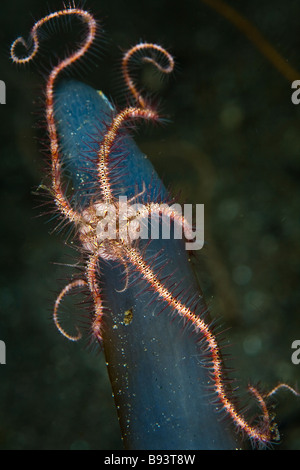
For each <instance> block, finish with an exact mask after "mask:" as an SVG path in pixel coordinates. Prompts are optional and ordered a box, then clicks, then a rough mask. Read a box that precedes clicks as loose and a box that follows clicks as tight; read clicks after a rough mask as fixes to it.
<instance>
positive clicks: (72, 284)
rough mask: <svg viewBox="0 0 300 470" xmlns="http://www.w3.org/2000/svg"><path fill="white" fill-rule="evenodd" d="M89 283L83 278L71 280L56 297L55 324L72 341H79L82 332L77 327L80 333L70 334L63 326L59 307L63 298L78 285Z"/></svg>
mask: <svg viewBox="0 0 300 470" xmlns="http://www.w3.org/2000/svg"><path fill="white" fill-rule="evenodd" d="M86 285H87V282H86V281H85V280H83V279H76V280H75V281H72V282H70V283H69V284H67V285H66V286H65V287H64V288H63V289H62V291H61V292H60V294H59V295H58V297H57V298H56V301H55V304H54V311H53V320H54V323H55V326H56V327H57V329H58V330H59V331H60V333H61V334H62V335H63V336H65V337H66V338H67V339H69V340H70V341H78V340H79V339H80V338H81V333H80V331H79V330H78V328H77V331H78V334H77V336H72V335H70V334H69V333H67V332H66V331H65V330H64V328H63V327H62V326H61V324H60V322H59V319H58V309H59V306H60V304H61V302H62V300H63V298H64V297H65V296H66V295H68V294H69V293H70V291H71V290H73V289H75V288H77V287H84V286H86Z"/></svg>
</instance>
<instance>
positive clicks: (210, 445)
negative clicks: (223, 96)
mask: <svg viewBox="0 0 300 470" xmlns="http://www.w3.org/2000/svg"><path fill="white" fill-rule="evenodd" d="M112 113H113V108H112V107H111V105H110V104H109V102H108V101H107V99H106V98H105V97H104V95H103V94H101V93H98V92H96V91H95V90H94V89H92V88H90V87H88V86H87V85H84V84H81V83H78V82H66V83H63V84H62V85H60V86H59V87H58V89H57V91H56V104H55V116H56V121H57V125H58V133H59V138H60V143H61V148H62V160H63V162H64V164H65V165H66V167H67V170H68V172H69V176H70V178H71V179H72V183H73V186H74V188H75V192H76V196H75V198H74V204H76V205H77V207H78V208H79V209H78V210H80V208H82V207H83V206H85V205H86V204H88V203H89V201H90V200H91V197H94V195H95V193H96V194H97V193H98V191H99V183H98V182H97V175H96V172H95V171H93V170H94V169H95V165H96V151H97V149H98V148H99V143H100V142H101V139H102V137H103V132H104V130H105V128H106V127H105V123H107V122H109V121H110V120H111V116H112ZM119 151H122V152H123V153H124V158H123V159H122V162H121V163H120V166H119V168H118V170H116V181H115V183H116V184H115V185H114V187H113V189H114V194H115V195H116V196H119V195H123V196H124V195H126V196H127V197H128V199H129V198H132V197H133V196H134V195H135V194H137V193H138V192H141V191H142V190H143V182H144V184H145V187H146V191H145V192H144V193H143V194H142V196H141V197H140V199H139V202H143V201H146V200H147V201H148V200H152V201H155V202H159V201H160V200H164V199H165V198H166V197H167V192H166V190H165V188H164V187H163V185H162V183H161V181H160V179H159V177H158V176H157V174H156V172H155V170H154V169H153V167H152V165H151V163H150V162H149V160H148V159H147V158H146V157H145V155H143V154H142V153H141V152H140V150H139V149H138V148H137V146H136V145H135V143H134V141H133V140H132V138H131V137H129V136H126V135H125V134H124V135H123V136H122V145H121V147H120V149H119ZM112 157H113V155H112ZM113 171H114V170H112V173H111V176H112V177H113ZM95 188H96V190H95ZM98 194H99V193H98ZM139 246H140V249H141V250H142V251H143V256H144V258H145V260H146V261H148V262H149V263H151V260H152V261H153V257H154V256H155V255H156V254H157V253H159V252H160V255H159V256H158V257H157V258H156V260H155V262H153V264H152V269H153V271H154V272H156V273H158V271H159V270H160V271H159V274H158V276H159V278H160V279H161V280H163V279H165V281H163V282H164V283H165V285H166V287H167V288H168V289H169V290H171V291H172V292H173V293H174V295H178V296H179V298H180V300H181V301H182V302H185V303H187V305H188V306H189V307H190V308H193V309H196V311H197V312H199V314H200V313H201V312H202V311H203V310H205V304H204V301H203V299H202V297H201V293H200V291H199V287H198V285H197V282H196V280H195V278H194V275H193V271H192V268H191V266H190V262H189V260H188V256H187V252H186V251H185V247H184V242H183V241H182V240H153V241H151V243H149V244H147V243H146V242H145V241H140V245H139ZM99 266H100V272H99V286H100V289H101V292H102V295H103V300H104V302H105V306H106V307H107V309H106V313H105V326H104V331H103V336H104V351H105V356H106V360H107V363H108V373H109V377H110V380H111V385H112V390H113V394H114V399H115V403H116V407H117V411H118V417H119V422H120V426H121V431H122V436H123V440H124V446H125V448H126V449H136V450H138V449H150V450H176V449H177V450H178V449H182V450H192V449H234V448H236V447H238V446H239V444H238V443H237V442H236V436H234V434H235V433H232V428H231V424H230V422H229V421H228V420H227V419H221V418H222V416H223V415H222V414H220V413H219V412H218V408H220V406H218V404H214V403H213V399H214V398H215V396H214V394H213V391H212V389H211V385H212V383H211V379H210V376H209V370H208V367H205V366H203V362H205V360H208V359H207V358H205V355H203V354H202V353H201V344H200V343H199V342H197V340H199V339H201V338H199V335H196V334H195V333H193V331H192V328H191V326H190V325H184V323H183V320H182V319H181V318H179V316H176V312H175V314H174V311H172V309H171V308H170V306H168V305H167V304H166V302H163V301H162V300H161V298H160V297H159V295H158V294H156V293H154V292H152V291H151V290H150V289H149V285H148V284H147V283H146V282H145V280H144V279H142V277H141V275H140V274H139V273H138V272H136V271H135V270H134V269H131V268H129V270H128V272H127V275H128V285H127V286H126V289H123V288H124V285H125V284H124V283H125V279H126V274H125V275H124V267H123V266H122V265H120V263H115V262H112V261H111V262H108V261H104V260H101V259H100V262H99ZM170 275H172V276H171V277H168V276H170ZM122 290H123V291H122ZM118 291H122V292H118Z"/></svg>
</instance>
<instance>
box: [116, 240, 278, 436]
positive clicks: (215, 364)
mask: <svg viewBox="0 0 300 470" xmlns="http://www.w3.org/2000/svg"><path fill="white" fill-rule="evenodd" d="M122 251H123V254H124V256H125V257H126V258H127V259H128V262H130V263H131V264H132V265H133V266H134V267H135V269H136V270H137V271H138V272H139V273H140V274H141V275H142V277H143V278H144V279H145V280H146V281H147V282H148V284H149V285H150V286H151V288H152V290H153V291H154V292H156V293H157V294H158V295H159V296H160V298H161V299H162V300H163V301H165V302H166V303H167V304H168V305H170V306H171V307H172V308H173V309H174V311H176V313H178V314H179V315H180V316H181V317H182V318H184V319H185V320H186V321H187V322H189V323H191V324H192V325H193V327H194V330H195V331H196V332H197V333H198V334H201V335H202V336H203V341H204V342H205V343H206V347H207V349H208V351H209V353H210V364H209V366H210V369H211V374H212V379H213V383H214V385H213V386H214V390H215V392H216V394H217V396H218V398H219V400H220V404H221V405H222V407H223V408H224V409H225V410H226V411H227V413H228V414H229V415H230V416H231V418H232V420H233V422H234V423H235V425H236V426H237V427H238V428H239V429H240V430H242V431H244V432H245V433H246V434H247V435H248V436H249V437H250V438H251V439H253V440H254V441H255V442H264V443H267V442H270V440H271V437H272V436H271V429H270V418H269V414H268V411H267V408H266V405H265V401H264V398H263V397H262V396H261V395H260V394H259V392H258V391H257V390H256V389H255V388H254V387H252V388H250V391H251V393H252V394H254V396H255V397H256V398H257V400H258V402H259V404H260V406H261V408H262V410H263V415H264V426H263V428H262V429H260V428H259V427H257V428H256V427H254V426H251V425H250V424H249V423H248V422H247V421H246V419H245V418H244V416H243V415H242V414H240V413H239V412H238V411H237V409H236V407H235V405H234V403H233V402H232V401H231V400H230V399H229V397H228V394H227V391H226V388H225V385H224V377H223V367H222V359H221V353H220V349H219V346H218V343H217V340H216V338H215V336H214V335H213V333H212V332H211V330H210V328H209V326H208V325H207V324H206V323H205V321H204V320H203V319H201V317H199V316H198V315H196V314H195V313H194V312H192V311H191V310H190V309H189V308H188V307H187V306H186V305H184V304H183V303H182V302H181V301H180V300H179V299H178V298H177V297H176V296H175V295H173V294H172V292H171V291H170V290H168V288H167V287H166V286H165V285H164V284H163V283H162V282H161V281H160V280H159V279H158V278H157V277H156V275H155V273H154V272H153V270H152V269H151V267H150V266H149V265H148V264H147V263H146V262H145V260H144V259H143V257H142V255H141V254H140V253H139V251H137V250H136V249H134V248H133V247H128V246H127V245H126V244H124V243H123V244H122Z"/></svg>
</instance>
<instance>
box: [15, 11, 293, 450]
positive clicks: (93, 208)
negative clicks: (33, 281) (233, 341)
mask: <svg viewBox="0 0 300 470" xmlns="http://www.w3.org/2000/svg"><path fill="white" fill-rule="evenodd" d="M70 15H73V16H76V17H78V18H80V19H81V20H82V21H83V23H85V24H86V25H87V27H88V32H87V34H86V37H85V39H84V41H83V43H82V44H81V45H80V46H79V47H78V49H77V50H76V52H74V53H73V54H71V55H69V56H68V57H67V58H65V59H64V60H61V61H59V63H58V64H57V65H56V66H55V67H54V68H53V69H52V71H51V73H50V75H49V77H48V80H47V84H46V121H47V128H48V134H49V140H50V151H51V177H52V186H51V193H52V195H53V198H54V201H55V205H56V208H57V210H58V212H59V213H60V214H61V216H62V218H63V220H64V221H66V222H67V223H71V224H74V226H75V229H76V233H77V236H78V239H79V240H80V242H81V246H82V251H83V252H84V253H85V254H86V256H87V258H88V260H87V263H86V268H85V275H84V277H83V278H81V279H76V280H73V281H72V282H70V283H69V284H68V285H67V286H66V287H65V288H64V289H63V290H62V291H61V293H60V294H59V296H58V297H57V299H56V302H55V306H54V321H55V324H56V326H57V327H58V329H59V330H60V332H61V333H62V334H63V335H64V336H66V337H67V338H68V339H69V340H72V341H76V340H78V339H79V338H80V337H81V334H80V332H78V335H76V336H72V335H70V334H68V333H67V332H66V331H65V330H64V329H63V327H62V326H61V325H60V322H59V319H58V309H59V306H60V304H61V302H62V300H63V298H64V297H65V296H66V295H67V294H69V292H70V291H72V290H73V289H75V288H82V287H85V288H88V290H89V292H90V294H91V296H92V298H93V303H94V314H93V319H92V331H93V335H94V336H95V338H96V339H97V340H98V341H99V342H100V343H101V341H102V328H103V311H104V310H103V299H102V293H101V290H100V287H99V284H98V281H97V269H98V263H99V260H101V259H102V260H114V261H119V263H120V264H122V265H124V267H125V270H126V269H127V267H128V266H129V265H130V266H132V267H133V268H134V270H135V271H136V272H137V273H138V274H139V275H140V276H141V277H142V278H143V279H144V280H145V281H146V282H147V283H148V286H149V289H150V290H152V291H153V292H155V293H156V294H157V295H158V297H159V299H160V301H161V302H162V304H163V305H167V306H170V307H171V308H172V309H173V312H174V315H177V316H179V317H181V318H183V319H184V321H185V324H189V325H191V326H192V328H193V330H194V332H195V333H196V334H197V335H198V337H199V343H201V346H202V348H203V350H205V351H206V352H207V355H208V358H209V359H208V361H207V367H208V369H209V371H210V375H211V378H212V382H213V389H214V392H215V394H216V396H217V399H218V402H219V403H220V405H221V408H222V409H224V410H225V411H226V412H227V414H228V415H229V416H230V417H231V418H232V420H233V422H234V424H235V425H236V427H237V428H238V429H239V430H240V431H243V432H244V433H245V434H246V435H247V436H248V437H249V438H250V439H251V440H252V441H254V442H255V443H262V444H267V443H269V442H270V441H272V440H276V439H277V438H278V434H277V428H276V425H275V424H274V423H273V419H272V417H271V416H270V413H269V410H268V407H267V404H266V400H267V398H268V397H270V396H273V395H274V394H275V393H276V392H277V391H278V390H280V389H281V388H286V389H288V390H290V391H292V392H293V393H295V394H296V395H298V393H297V392H295V391H294V389H292V388H291V387H289V386H287V385H285V384H279V385H278V386H277V387H275V388H274V389H273V390H272V391H271V392H269V393H266V394H261V393H260V392H259V391H258V390H257V388H255V387H253V386H249V391H250V393H251V394H252V395H254V397H255V398H256V400H257V402H258V404H259V405H260V407H261V410H262V413H263V416H262V423H261V424H260V425H258V426H253V425H251V424H249V422H248V421H247V419H246V418H245V417H244V415H243V414H242V413H240V412H239V411H238V410H237V407H236V405H235V403H234V401H233V400H232V399H231V397H230V395H229V392H228V388H227V387H226V380H225V377H224V372H223V362H222V357H221V352H220V347H219V345H218V343H217V339H216V337H215V335H214V334H213V332H212V329H211V327H210V325H209V324H208V323H207V322H206V321H205V320H204V318H202V317H201V316H199V315H198V314H197V313H196V311H194V310H193V309H192V308H190V307H188V306H187V305H186V304H185V303H183V302H182V300H181V299H180V296H179V295H178V294H175V292H173V291H172V289H171V288H170V287H168V286H167V284H166V283H165V282H164V281H163V280H161V279H160V278H159V275H158V274H157V273H155V272H154V270H153V269H152V267H151V264H150V263H149V262H147V261H146V260H145V259H144V257H143V253H142V251H141V250H140V249H139V247H138V244H137V243H136V239H135V237H133V238H131V237H130V236H128V232H126V235H124V232H123V231H122V230H120V227H118V230H117V236H116V237H109V236H107V233H105V231H104V230H101V229H100V230H99V227H100V228H101V227H102V224H101V223H102V221H103V218H104V217H105V214H106V212H105V208H108V207H109V206H113V207H114V209H115V212H118V211H119V209H120V206H119V201H118V199H117V198H116V197H115V195H114V190H113V185H114V182H113V181H112V178H111V171H110V168H109V159H110V155H111V152H112V149H113V147H114V146H115V145H116V142H117V141H118V137H119V135H120V132H121V130H122V129H123V128H124V126H125V125H126V123H128V122H132V121H136V120H148V121H159V119H160V117H159V114H158V113H157V111H155V110H154V109H152V108H151V106H150V105H149V104H148V102H147V100H145V98H144V97H143V96H142V94H141V93H140V92H139V91H138V89H137V87H136V85H135V82H134V80H133V78H132V76H131V71H130V63H131V61H132V57H133V56H136V55H139V59H140V61H142V62H150V63H152V64H153V65H154V66H155V67H156V68H158V69H159V70H160V71H162V72H165V73H170V72H171V71H172V70H173V68H174V59H173V57H172V56H171V55H170V54H169V53H168V52H167V51H166V50H165V49H164V48H162V47H161V46H158V45H156V44H152V43H140V44H138V45H137V46H134V47H133V48H132V49H130V50H129V51H128V52H127V53H125V55H124V57H123V62H122V71H123V77H124V80H125V83H126V86H127V88H128V89H129V91H130V93H131V95H132V96H133V98H134V100H135V104H134V105H133V106H128V107H127V108H125V109H124V110H122V111H121V112H119V113H118V114H117V115H115V116H114V117H113V119H112V121H111V123H110V124H109V125H108V127H107V129H106V132H105V133H104V136H103V137H102V140H101V144H100V146H99V149H98V152H97V155H98V160H97V180H98V185H99V187H98V192H99V193H100V195H101V197H98V198H97V199H93V200H92V201H91V202H90V205H89V206H88V207H86V208H84V209H83V210H81V211H79V210H76V209H74V208H73V207H72V204H71V202H70V201H69V200H68V198H67V197H66V195H65V190H64V188H63V184H62V164H61V160H60V147H59V140H58V132H57V127H56V121H55V116H54V85H55V83H56V80H57V77H58V75H59V74H60V73H61V72H62V71H63V70H64V69H65V68H67V67H68V66H69V65H71V64H73V63H74V62H76V61H77V60H78V59H80V58H81V57H82V56H83V55H84V54H85V53H86V52H87V51H88V50H89V48H90V47H91V45H92V43H93V41H94V39H95V37H96V35H97V23H96V21H95V19H94V18H93V16H92V15H91V14H90V13H89V12H87V11H84V10H81V9H78V8H72V7H69V8H65V9H64V10H61V11H57V12H55V13H52V14H49V15H48V16H45V17H44V18H42V19H41V20H40V21H38V22H37V23H35V25H34V26H33V28H32V30H31V33H30V38H31V40H32V41H33V47H32V52H31V53H29V54H28V55H27V56H26V57H23V58H20V57H18V55H17V54H16V52H15V50H16V47H19V45H20V44H21V45H23V46H24V47H25V48H27V49H28V45H27V42H26V41H25V40H24V39H23V38H18V39H16V40H15V42H14V43H13V44H12V46H11V57H12V60H13V61H14V62H16V63H18V64H21V63H27V62H29V61H30V60H32V59H33V58H34V57H35V55H36V54H37V52H38V49H39V36H38V33H39V30H40V28H41V27H42V26H43V25H44V24H45V23H47V22H49V21H51V20H52V19H54V18H59V17H62V16H70ZM148 53H149V55H148ZM143 192H144V190H143V191H142V193H143ZM142 193H138V194H137V195H136V196H135V197H134V198H133V199H134V200H138V197H139V195H140V194H142ZM103 208H104V210H103ZM99 214H100V215H99ZM151 214H156V215H158V216H162V215H164V216H167V217H169V218H170V219H171V220H172V221H173V223H174V224H178V225H179V226H181V227H182V228H183V229H184V231H185V235H186V237H187V238H192V237H193V230H192V226H191V225H190V224H189V223H188V222H187V221H186V220H185V218H184V217H183V216H182V215H181V213H178V212H176V211H175V210H174V209H172V208H170V207H168V206H164V205H161V204H159V203H157V201H150V202H148V203H146V204H145V205H144V206H143V208H142V209H139V210H138V211H137V213H136V214H135V215H133V216H132V215H129V216H128V218H127V219H125V221H123V222H124V226H125V227H127V226H128V225H129V224H130V223H131V222H132V221H134V222H139V223H142V221H143V220H146V221H147V220H148V218H149V217H150V215H151ZM124 289H126V283H125V287H124Z"/></svg>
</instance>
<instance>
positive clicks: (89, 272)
mask: <svg viewBox="0 0 300 470" xmlns="http://www.w3.org/2000/svg"><path fill="white" fill-rule="evenodd" d="M98 260H99V254H98V252H97V251H96V252H95V253H93V254H91V255H90V257H89V260H88V262H87V267H86V279H87V284H88V286H89V290H90V292H91V295H92V297H93V301H94V313H93V322H92V331H93V334H94V336H95V337H96V338H97V340H98V341H99V342H101V341H102V332H101V328H102V317H103V302H102V297H101V292H100V289H99V285H98V281H97V268H98Z"/></svg>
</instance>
